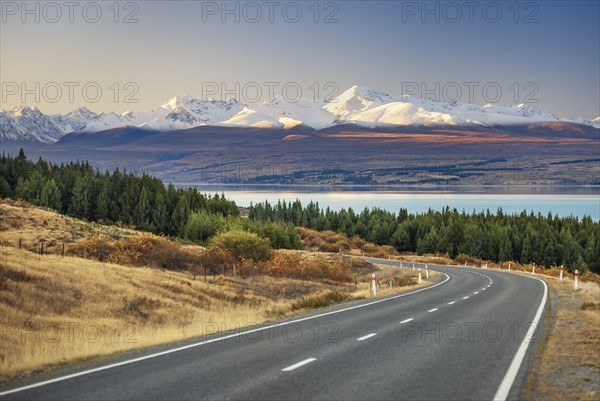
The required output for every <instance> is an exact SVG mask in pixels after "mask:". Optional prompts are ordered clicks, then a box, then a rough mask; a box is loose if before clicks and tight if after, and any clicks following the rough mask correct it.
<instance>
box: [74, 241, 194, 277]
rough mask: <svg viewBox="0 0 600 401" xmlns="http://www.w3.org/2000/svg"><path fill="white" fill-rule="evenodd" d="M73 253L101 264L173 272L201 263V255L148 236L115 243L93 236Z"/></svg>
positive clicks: (81, 242)
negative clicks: (115, 264)
mask: <svg viewBox="0 0 600 401" xmlns="http://www.w3.org/2000/svg"><path fill="white" fill-rule="evenodd" d="M71 250H72V252H73V254H74V255H76V256H80V257H84V256H85V257H86V258H90V259H95V260H98V261H103V262H108V263H118V264H123V265H129V266H149V267H160V268H164V269H171V270H183V269H188V268H189V267H190V266H192V265H194V264H195V263H197V262H198V260H199V256H198V255H195V254H193V253H192V252H191V251H189V250H187V249H184V248H183V247H182V246H181V245H180V244H177V243H175V242H172V241H169V240H167V239H165V238H163V237H160V236H157V235H154V234H148V233H143V234H140V235H136V236H132V237H122V238H119V239H116V240H115V239H113V238H110V237H107V236H102V235H93V236H91V237H87V238H83V239H81V240H79V241H77V242H76V243H75V244H74V245H73V246H72V247H71Z"/></svg>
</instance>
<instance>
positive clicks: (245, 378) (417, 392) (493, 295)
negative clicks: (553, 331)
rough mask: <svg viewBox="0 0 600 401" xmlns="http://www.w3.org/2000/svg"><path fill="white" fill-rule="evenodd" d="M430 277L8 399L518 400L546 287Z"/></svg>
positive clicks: (504, 279) (8, 390) (124, 360)
mask: <svg viewBox="0 0 600 401" xmlns="http://www.w3.org/2000/svg"><path fill="white" fill-rule="evenodd" d="M377 262H378V263H382V264H392V265H396V266H399V263H398V262H394V261H386V260H377ZM405 265H406V263H405ZM410 266H411V267H408V268H412V264H411V265H410ZM415 266H416V267H417V268H418V267H421V268H423V267H424V265H419V264H416V265H415ZM429 267H430V268H431V269H432V270H437V271H439V272H440V273H442V275H441V276H438V277H437V278H436V284H435V285H434V286H430V287H426V288H424V289H419V290H416V291H410V292H408V293H404V294H401V295H399V296H398V295H396V296H390V297H386V298H382V299H376V300H374V299H368V300H361V301H356V302H350V303H346V304H343V305H338V306H335V307H331V308H326V309H322V310H319V311H316V312H313V313H310V314H306V315H303V316H301V317H297V318H294V319H287V320H283V321H279V322H275V323H271V324H267V325H262V326H258V327H256V328H253V329H246V330H243V331H240V332H233V333H232V332H230V333H226V334H219V335H215V336H212V337H207V338H202V339H195V340H189V341H186V342H180V343H177V344H173V345H169V346H164V347H153V348H151V349H147V350H143V351H137V352H130V353H127V354H124V355H120V356H118V357H114V358H113V359H112V360H111V361H110V362H108V363H107V362H104V363H97V364H93V363H92V364H87V365H86V366H85V367H80V368H73V369H72V370H71V371H69V372H67V373H64V372H63V373H62V374H61V375H58V374H54V375H52V376H47V377H44V378H43V379H40V378H38V379H37V381H33V382H30V383H20V384H13V385H11V386H7V387H4V388H2V389H0V399H2V400H4V399H6V400H33V399H35V400H199V399H208V400H215V399H218V400H222V399H244V400H246V399H252V400H280V399H294V400H295V399H298V400H317V399H318V400H327V399H332V400H365V399H374V400H379V399H381V400H383V399H385V400H389V399H397V400H402V399H406V400H441V399H444V400H484V399H485V400H490V399H499V400H503V399H518V398H519V396H520V393H521V389H522V386H523V382H524V377H525V373H526V371H527V368H528V364H529V359H530V358H531V355H532V349H533V346H534V345H535V342H536V340H537V338H538V336H539V332H540V331H541V330H539V324H540V323H541V322H542V321H543V318H542V317H543V316H542V315H543V313H544V304H545V301H546V299H547V287H546V284H545V283H544V282H543V281H541V280H538V279H535V278H532V277H527V276H523V275H517V274H512V273H508V272H505V271H503V272H501V271H498V270H491V269H471V268H463V267H448V266H437V265H436V266H432V265H430V266H429ZM405 268H406V267H405ZM532 322H535V323H537V324H532Z"/></svg>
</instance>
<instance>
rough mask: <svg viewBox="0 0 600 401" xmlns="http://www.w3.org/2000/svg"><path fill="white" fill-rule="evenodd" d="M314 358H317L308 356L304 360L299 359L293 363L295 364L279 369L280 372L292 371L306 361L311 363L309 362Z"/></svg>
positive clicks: (314, 359)
mask: <svg viewBox="0 0 600 401" xmlns="http://www.w3.org/2000/svg"><path fill="white" fill-rule="evenodd" d="M316 360H317V358H308V359H305V360H303V361H300V362H298V363H295V364H293V365H291V366H288V367H287V368H283V369H281V371H282V372H290V371H292V370H294V369H298V368H299V367H300V366H304V365H306V364H307V363H311V362H314V361H316Z"/></svg>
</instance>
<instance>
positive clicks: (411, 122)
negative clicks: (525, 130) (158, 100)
mask: <svg viewBox="0 0 600 401" xmlns="http://www.w3.org/2000/svg"><path fill="white" fill-rule="evenodd" d="M546 122H548V123H550V122H552V123H554V122H570V123H578V124H584V125H588V126H591V127H594V128H600V117H597V118H595V119H593V120H587V119H574V120H573V119H565V118H559V117H557V116H555V115H554V114H552V113H549V112H547V111H544V110H541V109H539V108H536V107H532V106H530V105H527V104H519V105H514V106H498V105H492V104H488V105H485V106H478V105H475V104H472V103H461V102H458V101H452V102H440V101H434V100H430V99H420V98H415V97H409V96H393V95H390V94H387V93H383V92H380V91H377V90H373V89H369V88H365V87H360V86H353V87H351V88H349V89H348V90H346V91H345V92H343V93H342V94H340V95H339V96H337V97H335V98H334V99H332V100H331V101H329V102H325V101H313V100H307V99H301V100H300V101H298V102H290V101H287V100H286V99H283V98H281V97H275V98H273V99H270V100H269V101H266V102H264V103H260V104H252V105H247V104H244V103H242V102H239V101H237V100H235V99H228V100H226V101H222V100H215V99H207V100H200V99H197V98H194V97H192V96H186V95H184V96H176V97H174V98H172V99H170V100H169V101H167V102H166V103H164V104H163V105H161V106H159V107H157V108H155V109H153V110H150V111H146V112H125V113H123V114H116V113H95V112H93V111H90V110H88V109H87V108H85V107H80V108H78V109H76V110H73V111H71V112H69V113H67V114H55V115H46V114H44V113H42V112H41V111H40V110H39V109H38V108H36V107H28V106H16V107H13V108H12V109H10V110H2V111H0V140H4V141H28V142H39V143H46V144H51V143H55V142H57V141H58V140H59V139H60V138H62V137H63V136H65V135H66V134H69V133H73V132H99V131H105V130H110V129H113V128H118V127H137V128H142V129H147V130H153V131H163V132H164V131H176V130H182V129H189V128H194V127H200V126H221V127H238V128H241V127H251V128H276V129H284V130H287V129H290V128H306V129H309V130H310V129H313V130H322V129H326V128H329V127H335V126H338V125H344V126H347V125H348V124H352V125H356V126H358V127H361V126H362V127H365V128H370V129H373V128H379V127H382V128H383V127H393V126H426V127H427V126H428V127H431V126H476V127H495V126H504V125H522V124H531V123H546Z"/></svg>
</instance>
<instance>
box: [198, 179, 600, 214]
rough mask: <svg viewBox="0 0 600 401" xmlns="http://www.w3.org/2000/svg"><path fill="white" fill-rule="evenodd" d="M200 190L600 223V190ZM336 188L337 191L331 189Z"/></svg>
mask: <svg viewBox="0 0 600 401" xmlns="http://www.w3.org/2000/svg"><path fill="white" fill-rule="evenodd" d="M195 187H197V188H198V189H199V190H200V191H202V192H208V193H216V192H218V193H225V196H226V197H227V198H229V199H232V200H234V201H235V202H236V203H237V204H238V206H249V205H250V203H251V202H254V203H257V202H262V201H264V200H268V201H269V202H270V203H276V202H277V201H278V200H280V199H281V200H286V201H294V200H296V199H299V200H300V201H301V202H302V203H303V204H306V203H308V202H310V201H314V202H318V203H319V206H320V207H322V208H326V207H329V208H331V209H333V210H339V209H342V208H346V209H347V208H352V209H354V210H355V211H357V210H362V209H364V208H365V207H367V208H371V207H378V208H382V209H386V210H389V211H393V212H397V211H398V210H399V209H400V208H402V207H403V208H406V209H408V211H409V212H426V211H427V210H428V209H429V208H431V209H433V210H441V209H443V208H444V207H446V206H449V207H450V208H456V209H458V210H459V211H462V210H463V209H464V210H465V211H466V212H472V211H473V210H475V211H478V212H479V211H482V210H483V211H485V210H487V209H489V210H490V212H496V210H497V209H498V208H502V210H503V211H504V213H506V214H513V213H521V212H522V211H523V210H526V211H527V212H530V211H533V212H534V213H538V212H540V213H542V214H544V215H546V214H547V213H548V212H552V214H557V215H559V216H561V217H565V216H576V217H580V218H581V217H583V216H584V215H589V216H591V217H592V219H594V220H596V221H597V220H600V189H599V188H593V187H584V188H553V187H549V188H545V187H541V188H529V187H527V188H519V187H517V188H515V187H510V188H507V187H499V188H486V189H481V188H471V189H469V188H467V189H460V190H457V189H445V190H439V189H429V188H422V189H414V190H413V189H412V188H411V189H410V190H393V189H390V190H388V189H386V190H379V189H375V190H374V189H370V188H356V187H350V188H340V187H335V188H323V187H293V186H273V185H271V186H265V187H260V186H240V185H235V186H226V185H195ZM331 189H332V190H331Z"/></svg>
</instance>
